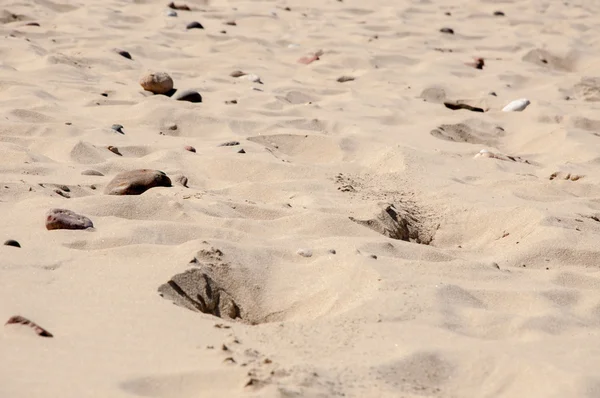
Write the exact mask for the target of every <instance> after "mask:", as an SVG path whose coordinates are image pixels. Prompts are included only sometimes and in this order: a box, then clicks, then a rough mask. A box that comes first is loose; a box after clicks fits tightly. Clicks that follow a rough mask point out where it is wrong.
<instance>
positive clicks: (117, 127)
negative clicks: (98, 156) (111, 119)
mask: <svg viewBox="0 0 600 398" xmlns="http://www.w3.org/2000/svg"><path fill="white" fill-rule="evenodd" d="M110 128H111V129H113V130H114V131H116V132H117V133H121V134H125V133H124V132H123V125H122V124H113V125H112V126H110Z"/></svg>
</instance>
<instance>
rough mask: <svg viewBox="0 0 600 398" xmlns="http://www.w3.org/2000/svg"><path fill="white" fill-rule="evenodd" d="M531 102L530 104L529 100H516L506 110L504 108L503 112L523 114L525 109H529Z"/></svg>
mask: <svg viewBox="0 0 600 398" xmlns="http://www.w3.org/2000/svg"><path fill="white" fill-rule="evenodd" d="M530 103H531V102H529V100H528V99H527V98H521V99H518V100H514V101H512V102H511V103H509V104H508V105H506V106H505V107H504V108H502V111H503V112H521V111H522V110H523V109H525V108H527V106H528V105H529V104H530Z"/></svg>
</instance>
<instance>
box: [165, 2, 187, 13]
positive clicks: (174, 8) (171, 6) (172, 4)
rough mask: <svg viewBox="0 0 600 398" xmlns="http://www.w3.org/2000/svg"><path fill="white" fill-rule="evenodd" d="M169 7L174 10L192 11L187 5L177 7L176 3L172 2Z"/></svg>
mask: <svg viewBox="0 0 600 398" xmlns="http://www.w3.org/2000/svg"><path fill="white" fill-rule="evenodd" d="M167 7H169V8H172V9H173V10H180V11H191V8H190V7H188V6H187V5H186V4H179V5H177V4H175V3H174V2H170V3H169V4H167Z"/></svg>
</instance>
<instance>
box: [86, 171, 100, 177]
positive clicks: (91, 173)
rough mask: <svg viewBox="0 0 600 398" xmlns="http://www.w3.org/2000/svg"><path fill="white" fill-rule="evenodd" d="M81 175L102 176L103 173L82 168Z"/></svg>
mask: <svg viewBox="0 0 600 398" xmlns="http://www.w3.org/2000/svg"><path fill="white" fill-rule="evenodd" d="M81 175H83V176H99V177H102V176H103V175H104V174H102V173H100V172H99V171H96V170H83V171H82V172H81Z"/></svg>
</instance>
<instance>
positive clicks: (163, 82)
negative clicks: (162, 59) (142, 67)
mask: <svg viewBox="0 0 600 398" xmlns="http://www.w3.org/2000/svg"><path fill="white" fill-rule="evenodd" d="M140 86H142V88H143V89H144V90H146V91H150V92H151V93H154V94H166V93H168V92H169V91H171V90H173V79H171V76H169V75H168V74H167V73H165V72H153V73H148V74H147V75H144V76H142V78H141V79H140Z"/></svg>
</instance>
